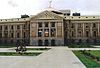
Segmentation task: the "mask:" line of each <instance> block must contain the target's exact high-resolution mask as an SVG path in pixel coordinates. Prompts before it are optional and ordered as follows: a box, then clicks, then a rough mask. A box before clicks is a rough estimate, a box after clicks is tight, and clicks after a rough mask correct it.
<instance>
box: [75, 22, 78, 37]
mask: <svg viewBox="0 0 100 68" xmlns="http://www.w3.org/2000/svg"><path fill="white" fill-rule="evenodd" d="M75 30H76V38H77V37H78V31H77V30H78V24H77V23H76V24H75Z"/></svg>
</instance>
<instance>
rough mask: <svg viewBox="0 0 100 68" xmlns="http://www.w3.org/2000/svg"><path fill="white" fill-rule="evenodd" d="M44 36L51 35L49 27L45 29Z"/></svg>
mask: <svg viewBox="0 0 100 68" xmlns="http://www.w3.org/2000/svg"><path fill="white" fill-rule="evenodd" d="M44 36H45V37H49V29H44Z"/></svg>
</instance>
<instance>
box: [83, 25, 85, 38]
mask: <svg viewBox="0 0 100 68" xmlns="http://www.w3.org/2000/svg"><path fill="white" fill-rule="evenodd" d="M84 37H85V32H84V23H83V38H84Z"/></svg>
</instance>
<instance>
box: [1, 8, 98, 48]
mask: <svg viewBox="0 0 100 68" xmlns="http://www.w3.org/2000/svg"><path fill="white" fill-rule="evenodd" d="M22 39H23V40H24V41H25V43H28V44H29V45H39V46H42V45H48V46H54V45H58V46H60V45H69V44H100V16H80V14H78V15H77V14H76V15H74V16H71V15H70V10H59V11H58V10H45V11H43V12H41V13H39V14H37V15H35V16H31V17H29V16H27V15H24V16H22V17H21V18H15V19H0V44H15V43H17V42H18V41H20V40H22Z"/></svg>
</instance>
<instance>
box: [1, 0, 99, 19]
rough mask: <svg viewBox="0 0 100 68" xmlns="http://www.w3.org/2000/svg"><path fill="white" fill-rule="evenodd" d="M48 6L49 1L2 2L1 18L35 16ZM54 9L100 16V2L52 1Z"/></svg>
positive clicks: (10, 0)
mask: <svg viewBox="0 0 100 68" xmlns="http://www.w3.org/2000/svg"><path fill="white" fill-rule="evenodd" d="M48 5H49V0H0V18H18V17H20V15H22V14H28V15H35V14H37V13H39V12H41V11H43V10H45V9H46V8H47V7H48ZM52 7H53V8H55V9H57V10H60V9H70V10H71V11H72V12H80V13H81V14H82V15H100V0H52Z"/></svg>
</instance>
